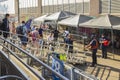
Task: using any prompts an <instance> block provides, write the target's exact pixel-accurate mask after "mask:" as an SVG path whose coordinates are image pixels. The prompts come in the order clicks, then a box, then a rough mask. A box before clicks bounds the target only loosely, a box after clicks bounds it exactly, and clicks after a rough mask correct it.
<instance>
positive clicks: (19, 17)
mask: <svg viewBox="0 0 120 80" xmlns="http://www.w3.org/2000/svg"><path fill="white" fill-rule="evenodd" d="M17 7H18V23H20V5H19V0H17Z"/></svg>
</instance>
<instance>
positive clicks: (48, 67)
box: [0, 37, 69, 80]
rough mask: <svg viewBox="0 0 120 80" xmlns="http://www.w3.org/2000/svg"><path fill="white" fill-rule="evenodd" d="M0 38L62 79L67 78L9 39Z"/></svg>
mask: <svg viewBox="0 0 120 80" xmlns="http://www.w3.org/2000/svg"><path fill="white" fill-rule="evenodd" d="M0 39H2V40H4V41H6V42H7V43H9V44H11V45H12V46H14V47H16V48H17V49H19V50H20V51H22V52H24V53H25V54H26V55H27V56H29V57H31V58H32V59H34V60H35V61H36V62H38V63H39V64H41V65H42V66H43V67H45V68H47V69H48V70H50V71H52V72H53V73H54V74H55V75H57V76H58V77H60V78H61V79H63V80H69V79H68V78H66V77H65V76H63V75H61V74H59V73H58V72H56V71H55V70H53V69H52V68H51V67H50V66H48V65H47V64H45V63H43V62H42V61H41V60H39V59H38V58H36V57H34V56H33V55H31V54H29V53H28V52H27V51H25V50H23V49H21V48H19V47H18V46H16V45H15V44H13V43H11V42H10V41H8V40H6V39H4V38H2V37H0Z"/></svg>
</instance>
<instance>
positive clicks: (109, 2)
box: [108, 0, 111, 14]
mask: <svg viewBox="0 0 120 80" xmlns="http://www.w3.org/2000/svg"><path fill="white" fill-rule="evenodd" d="M108 4H109V5H108V14H111V0H109V1H108Z"/></svg>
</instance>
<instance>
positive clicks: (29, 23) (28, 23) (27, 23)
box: [25, 19, 32, 29]
mask: <svg viewBox="0 0 120 80" xmlns="http://www.w3.org/2000/svg"><path fill="white" fill-rule="evenodd" d="M31 23H32V19H29V20H28V21H27V22H26V23H25V26H26V28H27V29H30V27H31Z"/></svg>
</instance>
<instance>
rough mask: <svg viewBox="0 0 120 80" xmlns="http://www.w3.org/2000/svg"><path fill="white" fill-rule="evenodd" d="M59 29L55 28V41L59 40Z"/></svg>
mask: <svg viewBox="0 0 120 80" xmlns="http://www.w3.org/2000/svg"><path fill="white" fill-rule="evenodd" d="M59 33H60V32H59V31H58V30H57V29H55V30H54V31H53V34H54V36H53V37H54V41H57V40H58V35H59Z"/></svg>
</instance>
